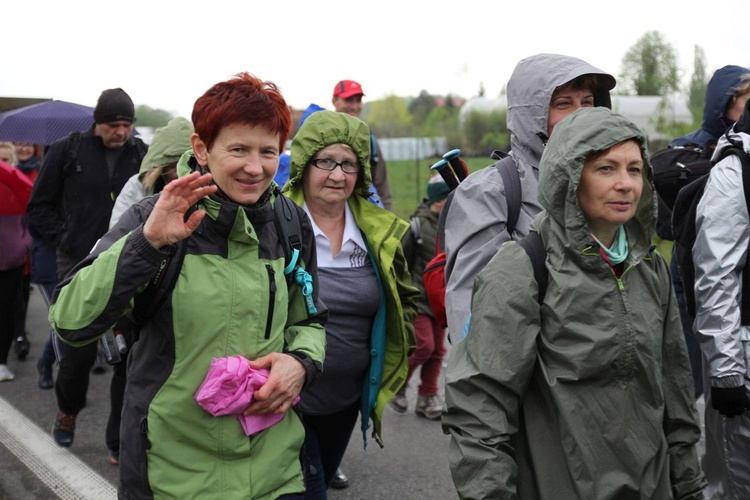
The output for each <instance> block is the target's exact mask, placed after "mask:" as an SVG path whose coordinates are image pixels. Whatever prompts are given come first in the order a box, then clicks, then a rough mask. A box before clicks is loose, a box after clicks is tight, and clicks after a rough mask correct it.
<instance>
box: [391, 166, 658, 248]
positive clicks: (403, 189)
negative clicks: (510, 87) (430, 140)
mask: <svg viewBox="0 0 750 500" xmlns="http://www.w3.org/2000/svg"><path fill="white" fill-rule="evenodd" d="M463 160H464V161H465V162H466V164H467V165H468V167H469V171H470V172H474V171H476V170H479V169H480V168H483V167H486V166H487V165H491V164H492V163H494V160H492V159H490V158H463ZM436 161H438V158H432V159H427V160H410V161H388V162H387V163H386V164H387V167H388V182H389V183H390V185H391V195H392V196H393V212H394V213H395V214H396V215H398V216H399V217H401V218H402V219H405V220H409V217H411V214H412V213H413V212H414V209H415V208H416V207H417V205H419V203H420V202H421V201H422V199H423V198H425V197H426V196H427V180H428V179H429V178H430V175H432V171H431V170H430V167H431V166H432V165H434V164H435V162H436ZM653 243H654V245H656V250H657V251H658V252H659V253H661V254H662V255H663V256H664V258H665V259H666V260H667V263H669V261H670V260H671V257H672V242H671V241H664V240H661V239H659V238H658V237H656V236H654V241H653Z"/></svg>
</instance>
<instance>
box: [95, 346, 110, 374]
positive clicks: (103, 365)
mask: <svg viewBox="0 0 750 500" xmlns="http://www.w3.org/2000/svg"><path fill="white" fill-rule="evenodd" d="M91 373H95V374H96V375H101V374H102V373H107V361H106V360H105V359H104V354H102V351H100V350H98V349H97V351H96V361H95V362H94V367H93V368H92V369H91Z"/></svg>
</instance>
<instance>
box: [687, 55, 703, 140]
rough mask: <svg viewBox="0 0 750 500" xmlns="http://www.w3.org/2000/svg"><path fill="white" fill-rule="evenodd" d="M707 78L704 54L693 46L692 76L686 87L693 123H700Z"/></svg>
mask: <svg viewBox="0 0 750 500" xmlns="http://www.w3.org/2000/svg"><path fill="white" fill-rule="evenodd" d="M707 86H708V79H707V78H706V54H705V53H704V52H703V49H702V48H701V47H700V46H699V45H696V46H695V56H694V57H693V76H692V77H691V78H690V87H688V102H687V105H688V108H689V109H690V112H691V113H692V114H693V123H694V124H696V125H697V124H700V122H701V120H702V119H703V107H704V106H705V103H706V101H705V99H706V87H707Z"/></svg>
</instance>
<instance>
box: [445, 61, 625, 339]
mask: <svg viewBox="0 0 750 500" xmlns="http://www.w3.org/2000/svg"><path fill="white" fill-rule="evenodd" d="M586 74H593V75H597V76H598V77H599V82H600V88H599V90H598V92H597V93H596V95H595V102H594V104H595V105H596V106H605V107H607V108H610V107H611V106H612V104H611V100H610V97H609V91H610V90H611V89H612V88H613V87H614V86H615V79H614V77H612V75H609V74H607V73H605V72H604V71H602V70H600V69H599V68H596V67H594V66H592V65H590V64H588V63H586V62H584V61H582V60H580V59H577V58H575V57H570V56H563V55H558V54H538V55H535V56H532V57H527V58H526V59H523V60H522V61H520V62H519V63H518V65H517V66H516V69H515V70H514V71H513V75H511V77H510V80H509V81H508V130H509V131H510V148H511V151H510V156H511V157H513V160H514V161H515V163H516V168H517V169H518V175H519V177H520V178H521V191H522V192H521V201H522V205H521V214H520V217H519V219H518V224H517V225H516V234H515V235H510V234H508V231H507V229H506V221H507V220H508V207H507V203H506V200H505V186H504V185H503V179H502V176H501V175H500V172H499V171H498V170H497V169H496V168H484V169H482V170H479V171H477V172H475V173H473V174H471V175H470V176H469V177H468V178H467V179H466V180H465V181H464V182H462V183H461V185H460V186H459V187H458V189H456V191H455V194H454V195H453V201H452V202H451V205H450V210H449V211H448V212H447V213H448V215H447V218H446V225H445V251H446V257H447V261H446V267H445V277H446V294H445V307H446V312H447V315H448V332H449V334H450V336H451V339H458V338H460V336H461V331H462V329H463V327H464V323H465V322H466V318H467V316H468V315H469V307H470V305H471V287H472V286H473V285H474V279H475V278H476V276H477V273H479V271H481V270H482V268H483V267H484V266H486V265H487V263H488V262H489V261H490V259H491V258H492V256H493V255H495V253H496V252H497V249H498V248H500V245H502V244H503V243H505V242H506V241H508V240H510V239H512V238H513V237H521V236H525V235H526V234H527V233H528V232H529V226H530V225H531V220H532V219H533V217H534V216H535V215H536V214H538V213H539V212H540V211H541V210H542V207H541V205H539V202H538V201H537V177H538V175H539V174H538V166H539V159H540V158H541V157H542V151H543V150H544V144H545V142H546V140H547V122H548V115H549V104H550V99H552V94H553V93H554V92H555V89H556V88H557V87H559V86H561V85H564V84H566V83H568V82H570V81H571V80H573V79H575V78H577V77H579V76H581V75H586Z"/></svg>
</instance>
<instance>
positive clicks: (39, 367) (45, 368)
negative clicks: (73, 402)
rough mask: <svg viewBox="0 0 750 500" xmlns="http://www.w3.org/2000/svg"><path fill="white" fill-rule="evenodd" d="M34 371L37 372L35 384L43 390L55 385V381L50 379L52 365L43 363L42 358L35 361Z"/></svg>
mask: <svg viewBox="0 0 750 500" xmlns="http://www.w3.org/2000/svg"><path fill="white" fill-rule="evenodd" d="M36 371H37V373H39V381H38V382H37V385H38V386H39V388H40V389H44V390H45V391H46V390H48V389H52V388H53V387H55V381H54V380H53V379H52V365H45V364H44V363H42V360H41V359H39V361H37V362H36Z"/></svg>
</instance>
